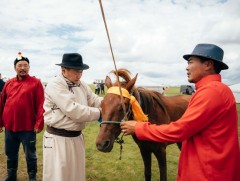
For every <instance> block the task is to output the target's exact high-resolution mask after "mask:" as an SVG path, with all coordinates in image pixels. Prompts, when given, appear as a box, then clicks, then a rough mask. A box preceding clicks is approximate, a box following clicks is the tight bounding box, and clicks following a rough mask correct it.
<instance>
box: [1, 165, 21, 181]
mask: <svg viewBox="0 0 240 181" xmlns="http://www.w3.org/2000/svg"><path fill="white" fill-rule="evenodd" d="M17 167H18V161H12V160H8V161H7V174H8V175H7V177H5V178H4V179H3V180H2V181H17Z"/></svg>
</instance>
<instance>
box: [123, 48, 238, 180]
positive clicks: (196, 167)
mask: <svg viewBox="0 0 240 181" xmlns="http://www.w3.org/2000/svg"><path fill="white" fill-rule="evenodd" d="M223 54H224V52H223V50H222V49H221V48H220V47H218V46H216V45H214V44H198V45H197V46H196V47H195V48H194V50H193V52H192V54H187V55H184V56H183V58H184V59H186V60H187V62H188V66H187V68H186V70H187V76H188V81H189V82H190V83H195V85H196V92H195V93H194V94H193V96H192V98H191V100H190V103H189V106H188V108H187V110H186V112H185V113H184V114H183V116H182V117H181V118H180V119H179V120H177V121H175V122H172V123H170V124H168V125H154V124H149V123H143V122H135V121H127V122H123V123H121V128H122V131H123V132H124V134H125V135H130V134H135V135H136V136H137V138H138V139H140V140H148V141H157V142H182V150H181V154H180V159H179V166H178V176H177V180H178V181H185V180H188V181H210V180H211V181H239V180H240V152H239V140H238V113H237V108H236V101H235V99H234V96H233V93H232V91H231V90H230V88H229V87H228V86H226V85H225V84H223V83H222V82H221V75H220V74H219V73H220V71H221V70H225V69H228V66H227V65H226V64H225V63H224V62H223Z"/></svg>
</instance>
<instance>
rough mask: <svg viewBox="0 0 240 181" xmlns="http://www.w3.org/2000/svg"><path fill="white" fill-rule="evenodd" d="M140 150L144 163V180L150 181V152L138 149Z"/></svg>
mask: <svg viewBox="0 0 240 181" xmlns="http://www.w3.org/2000/svg"><path fill="white" fill-rule="evenodd" d="M140 151H141V155H142V159H143V163H144V175H145V181H151V168H152V153H151V152H149V151H147V150H144V149H140Z"/></svg>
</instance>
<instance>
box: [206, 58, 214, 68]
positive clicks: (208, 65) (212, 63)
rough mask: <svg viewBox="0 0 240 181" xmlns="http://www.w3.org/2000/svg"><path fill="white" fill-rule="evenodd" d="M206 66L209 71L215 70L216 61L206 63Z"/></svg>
mask: <svg viewBox="0 0 240 181" xmlns="http://www.w3.org/2000/svg"><path fill="white" fill-rule="evenodd" d="M204 64H205V65H206V68H207V70H210V69H214V61H213V60H207V61H205V62H204Z"/></svg>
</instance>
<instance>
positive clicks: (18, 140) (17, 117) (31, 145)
mask: <svg viewBox="0 0 240 181" xmlns="http://www.w3.org/2000/svg"><path fill="white" fill-rule="evenodd" d="M14 69H15V71H16V74H17V75H16V77H14V78H12V79H10V80H8V81H7V82H6V84H5V85H4V87H3V90H2V93H1V99H0V100H1V101H0V132H2V131H3V127H5V153H6V156H7V176H6V177H5V178H4V180H3V181H16V180H17V169H18V154H19V148H20V144H22V146H23V150H24V153H25V156H26V162H27V172H28V176H29V181H36V174H37V155H36V134H37V133H39V132H41V131H42V130H43V126H44V120H43V113H44V109H43V102H44V90H43V85H42V83H41V81H40V80H39V79H37V78H35V77H33V76H30V75H29V69H30V65H29V59H28V58H27V57H23V56H22V54H21V52H19V53H18V58H16V59H15V60H14Z"/></svg>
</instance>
